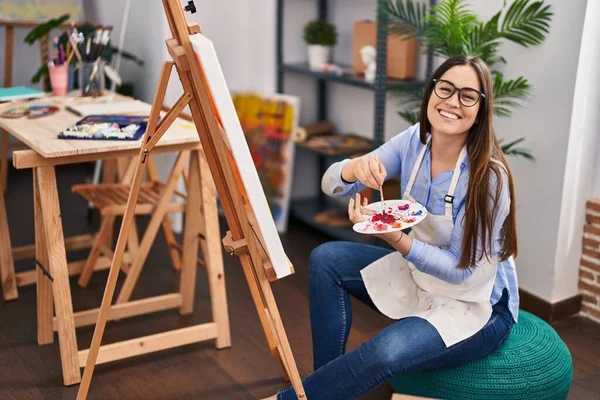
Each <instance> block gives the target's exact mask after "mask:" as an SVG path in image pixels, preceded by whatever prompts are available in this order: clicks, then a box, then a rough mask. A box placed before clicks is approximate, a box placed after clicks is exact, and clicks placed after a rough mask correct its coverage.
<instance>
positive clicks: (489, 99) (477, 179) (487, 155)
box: [420, 55, 518, 268]
mask: <svg viewBox="0 0 600 400" xmlns="http://www.w3.org/2000/svg"><path fill="white" fill-rule="evenodd" d="M457 65H469V66H471V67H472V68H473V69H474V70H475V71H476V72H477V75H478V76H479V82H480V84H481V91H482V92H483V93H484V94H485V98H481V100H480V102H481V104H480V106H479V111H478V113H477V117H476V118H475V123H474V124H473V126H472V127H471V129H470V130H469V133H468V135H467V154H468V157H469V187H468V189H467V199H466V205H465V207H466V212H465V221H464V229H465V232H464V240H463V243H462V249H461V256H460V262H459V263H458V268H466V267H468V266H470V265H475V264H476V262H477V261H479V260H481V258H482V257H483V255H484V254H485V256H486V258H487V259H488V260H489V258H490V256H491V254H490V252H491V248H492V240H494V239H493V238H492V233H493V228H494V220H495V218H496V214H497V212H498V210H497V208H498V199H499V198H500V194H501V192H502V185H503V179H502V171H501V169H502V167H501V166H499V165H498V164H497V163H495V162H493V161H492V160H491V159H492V158H494V159H496V160H498V161H500V162H501V163H502V164H503V165H504V168H506V172H507V174H508V186H509V191H510V211H509V213H508V216H507V217H506V219H505V220H504V223H503V225H502V231H501V234H502V248H501V251H500V261H504V260H506V259H507V258H509V257H510V256H511V255H512V256H515V257H516V256H517V252H518V251H517V227H516V220H515V195H514V183H513V176H512V173H511V171H510V167H509V165H508V162H507V161H506V158H505V157H504V153H503V151H502V148H501V147H500V144H499V143H498V140H497V138H496V134H495V133H494V127H493V125H492V114H493V110H494V99H493V92H494V88H493V80H492V75H491V73H490V70H489V68H488V66H487V65H486V64H485V62H484V61H483V60H481V59H480V58H478V57H471V56H468V55H460V56H454V57H451V58H449V59H447V60H446V61H445V62H444V63H443V64H442V65H440V66H439V68H438V69H437V70H436V71H435V72H434V74H433V76H432V77H431V79H430V81H429V83H428V85H427V88H426V90H425V95H424V96H423V101H422V103H421V120H420V122H421V123H420V133H421V136H420V138H421V142H422V143H423V144H425V143H426V141H427V135H428V133H429V132H431V123H430V122H429V119H428V118H427V106H428V104H429V99H430V97H431V94H432V92H433V86H434V82H433V79H438V78H440V77H441V76H442V75H443V74H444V73H445V72H446V71H448V70H449V69H450V68H452V67H455V66H457ZM492 172H493V173H494V174H495V177H496V182H497V185H496V188H495V190H494V192H493V193H492V192H491V188H490V174H491V173H492ZM490 199H492V200H493V201H492V203H493V206H492V209H491V210H490V209H489V204H490ZM480 238H481V239H480ZM479 240H481V241H482V244H483V246H482V247H483V249H484V250H483V252H481V254H479V255H478V254H477V245H478V241H479Z"/></svg>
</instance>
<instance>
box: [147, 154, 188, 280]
mask: <svg viewBox="0 0 600 400" xmlns="http://www.w3.org/2000/svg"><path fill="white" fill-rule="evenodd" d="M147 170H148V177H149V178H150V180H151V181H159V180H160V176H159V174H158V170H157V169H156V163H155V162H154V156H152V155H151V156H149V159H148V166H147ZM162 228H163V232H164V234H165V240H166V241H167V246H168V249H169V255H170V256H171V262H172V263H173V268H174V269H175V270H176V271H179V270H180V269H181V255H180V254H179V250H178V249H177V240H176V239H175V234H174V233H173V228H172V227H171V221H170V220H169V217H168V216H167V215H165V216H164V218H163V222H162Z"/></svg>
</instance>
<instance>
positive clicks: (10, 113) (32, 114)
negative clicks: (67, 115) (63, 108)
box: [0, 104, 59, 119]
mask: <svg viewBox="0 0 600 400" xmlns="http://www.w3.org/2000/svg"><path fill="white" fill-rule="evenodd" d="M58 110H59V108H58V107H56V106H53V105H49V104H32V105H29V106H26V105H21V106H17V107H13V108H10V109H8V110H6V111H4V112H2V113H1V114H0V117H2V118H21V117H24V116H27V118H29V119H34V118H40V117H45V116H47V115H52V114H54V113H55V112H57V111H58Z"/></svg>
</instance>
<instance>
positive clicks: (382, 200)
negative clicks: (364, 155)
mask: <svg viewBox="0 0 600 400" xmlns="http://www.w3.org/2000/svg"><path fill="white" fill-rule="evenodd" d="M375 160H377V168H378V169H379V172H381V166H380V164H379V157H377V155H375ZM379 197H381V213H382V214H383V213H384V211H385V200H384V198H383V183H382V184H381V185H380V186H379Z"/></svg>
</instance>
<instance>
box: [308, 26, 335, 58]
mask: <svg viewBox="0 0 600 400" xmlns="http://www.w3.org/2000/svg"><path fill="white" fill-rule="evenodd" d="M304 41H305V42H306V44H308V65H309V66H310V68H311V69H319V68H320V67H321V66H322V65H323V64H327V63H328V62H329V57H330V54H331V46H333V45H335V44H336V43H337V31H336V28H335V25H333V24H332V23H330V22H329V21H327V20H324V19H318V20H314V21H310V22H308V23H307V24H306V25H305V26H304Z"/></svg>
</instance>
